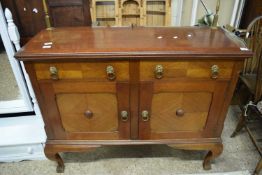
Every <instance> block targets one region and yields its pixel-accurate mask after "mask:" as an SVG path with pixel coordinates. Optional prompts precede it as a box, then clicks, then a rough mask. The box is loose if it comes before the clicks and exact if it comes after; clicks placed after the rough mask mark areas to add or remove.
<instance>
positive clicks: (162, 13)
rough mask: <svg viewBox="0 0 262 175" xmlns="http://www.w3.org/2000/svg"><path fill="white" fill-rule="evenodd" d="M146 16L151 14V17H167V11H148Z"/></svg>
mask: <svg viewBox="0 0 262 175" xmlns="http://www.w3.org/2000/svg"><path fill="white" fill-rule="evenodd" d="M146 14H150V15H166V12H165V11H151V10H147V11H146Z"/></svg>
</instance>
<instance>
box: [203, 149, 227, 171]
mask: <svg viewBox="0 0 262 175" xmlns="http://www.w3.org/2000/svg"><path fill="white" fill-rule="evenodd" d="M222 151H223V145H222V144H218V145H216V146H214V147H212V148H211V150H209V151H208V153H207V154H206V156H205V158H204V161H203V168H204V170H210V169H211V161H212V160H214V159H215V158H217V157H218V156H219V155H220V154H221V153H222Z"/></svg>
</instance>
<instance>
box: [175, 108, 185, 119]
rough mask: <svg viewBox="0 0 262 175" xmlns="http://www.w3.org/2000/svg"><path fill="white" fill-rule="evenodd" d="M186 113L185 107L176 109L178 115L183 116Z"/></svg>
mask: <svg viewBox="0 0 262 175" xmlns="http://www.w3.org/2000/svg"><path fill="white" fill-rule="evenodd" d="M184 115H185V111H184V110H183V109H178V110H176V116H178V117H183V116H184Z"/></svg>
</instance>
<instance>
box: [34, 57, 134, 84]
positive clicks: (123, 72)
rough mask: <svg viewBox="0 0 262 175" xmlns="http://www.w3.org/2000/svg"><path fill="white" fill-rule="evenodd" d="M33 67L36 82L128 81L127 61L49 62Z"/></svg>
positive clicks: (36, 64)
mask: <svg viewBox="0 0 262 175" xmlns="http://www.w3.org/2000/svg"><path fill="white" fill-rule="evenodd" d="M108 66H111V68H108ZM34 67H35V72H36V77H37V79H38V80H47V79H62V80H63V79H86V80H90V81H109V80H120V81H128V79H129V64H128V62H127V61H120V62H79V63H70V62H66V63H57V62H52V63H51V62H50V63H35V65H34ZM50 68H51V70H50ZM114 76H115V77H114Z"/></svg>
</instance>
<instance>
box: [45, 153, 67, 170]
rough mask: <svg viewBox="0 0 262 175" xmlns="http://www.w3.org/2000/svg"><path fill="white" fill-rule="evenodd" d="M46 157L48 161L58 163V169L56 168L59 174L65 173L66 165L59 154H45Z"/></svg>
mask: <svg viewBox="0 0 262 175" xmlns="http://www.w3.org/2000/svg"><path fill="white" fill-rule="evenodd" d="M45 155H46V157H47V158H48V159H50V160H53V161H56V162H57V167H56V172H57V173H64V170H65V165H64V161H63V159H62V158H61V156H60V155H59V153H52V152H45Z"/></svg>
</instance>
